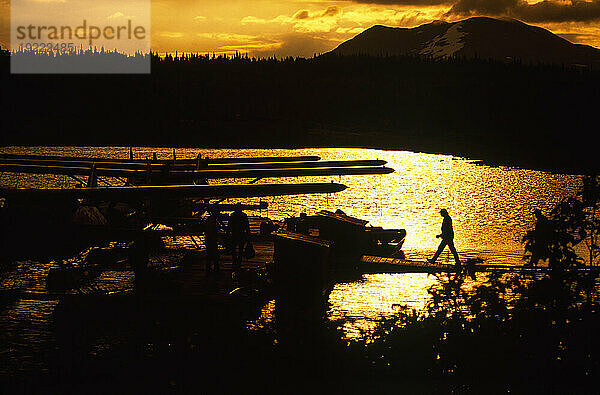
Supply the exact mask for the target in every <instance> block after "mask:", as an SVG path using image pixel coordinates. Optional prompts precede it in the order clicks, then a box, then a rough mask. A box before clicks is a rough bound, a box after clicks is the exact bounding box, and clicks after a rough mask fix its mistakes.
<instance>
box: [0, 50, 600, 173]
mask: <svg viewBox="0 0 600 395" xmlns="http://www.w3.org/2000/svg"><path fill="white" fill-rule="evenodd" d="M9 64H10V59H9V56H8V54H6V53H5V52H4V53H3V56H1V57H0V68H1V70H2V72H1V73H0V86H1V87H2V88H1V89H0V96H1V97H2V103H3V104H2V106H3V110H2V114H3V116H2V119H1V120H0V128H1V130H2V133H1V134H0V144H2V145H16V144H18V145H28V144H31V145H88V144H89V145H180V146H201V147H208V146H237V147H265V146H271V147H301V146H360V147H381V148H397V149H411V150H420V151H428V152H445V153H453V154H458V155H466V156H470V157H475V158H484V159H489V160H492V161H494V160H498V161H500V162H501V163H505V164H523V165H527V166H536V167H539V166H543V167H554V168H557V169H566V168H573V167H575V168H582V167H590V166H597V164H596V163H595V162H596V160H595V159H596V157H597V148H596V147H597V146H598V142H599V141H598V140H599V137H598V120H597V119H598V118H597V117H598V115H597V114H598V103H600V70H596V69H595V68H594V66H591V67H580V66H564V65H559V64H554V65H551V64H531V63H529V64H524V63H522V62H521V61H520V60H519V59H512V60H510V61H497V60H487V59H482V58H478V59H471V58H467V57H460V56H452V57H446V58H443V59H437V60H433V59H424V58H423V57H419V56H391V57H374V56H362V55H351V56H338V55H334V54H328V55H324V56H319V57H314V58H311V59H300V58H297V59H293V58H286V59H279V60H278V59H275V58H269V59H260V60H258V59H252V58H248V57H246V56H240V55H237V56H234V57H231V58H225V57H222V56H221V57H215V56H200V55H186V56H177V57H173V56H166V57H164V58H161V57H158V56H157V55H152V73H151V74H150V75H11V74H10V65H9Z"/></svg>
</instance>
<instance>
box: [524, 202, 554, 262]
mask: <svg viewBox="0 0 600 395" xmlns="http://www.w3.org/2000/svg"><path fill="white" fill-rule="evenodd" d="M533 214H534V215H535V218H536V221H535V228H534V230H533V236H534V237H533V245H532V247H531V260H530V261H529V263H528V264H527V266H537V264H538V262H539V261H540V259H541V260H546V259H548V258H550V249H549V244H550V242H551V240H552V224H551V222H550V220H549V219H548V217H546V216H545V215H544V214H542V212H541V210H539V209H536V210H535V211H534V212H533Z"/></svg>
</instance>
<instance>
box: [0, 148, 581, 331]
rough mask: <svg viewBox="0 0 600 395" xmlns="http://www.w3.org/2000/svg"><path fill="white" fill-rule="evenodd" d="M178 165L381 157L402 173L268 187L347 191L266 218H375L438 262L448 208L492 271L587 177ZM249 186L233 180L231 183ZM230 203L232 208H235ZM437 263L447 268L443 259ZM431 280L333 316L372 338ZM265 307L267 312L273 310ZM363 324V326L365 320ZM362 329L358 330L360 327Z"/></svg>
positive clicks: (340, 303)
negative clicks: (380, 162) (334, 163)
mask: <svg viewBox="0 0 600 395" xmlns="http://www.w3.org/2000/svg"><path fill="white" fill-rule="evenodd" d="M2 151H3V152H14V153H35V152H36V151H37V152H38V153H44V154H54V155H77V156H109V157H116V158H126V157H128V154H129V148H128V147H111V148H102V147H98V148H86V147H81V148H78V147H36V148H23V147H6V148H3V149H2ZM153 152H157V154H158V157H159V158H171V157H172V156H171V155H172V149H171V148H135V149H134V153H135V156H136V157H137V158H147V157H151V156H152V153H153ZM176 153H177V157H178V158H185V157H187V158H193V157H195V156H196V155H197V154H198V153H201V154H202V155H203V156H207V155H208V156H210V157H212V158H217V157H256V156H286V155H289V156H293V155H318V156H320V157H321V158H322V159H323V160H351V159H384V160H386V161H387V162H388V163H387V166H388V167H392V168H394V169H395V170H396V171H395V172H394V173H392V174H389V175H376V176H343V177H337V176H334V177H298V178H284V179H263V180H261V181H260V182H261V183H269V182H271V183H272V182H319V181H324V182H330V181H336V182H342V183H343V184H345V185H347V186H348V189H346V190H345V191H343V192H340V193H337V194H333V195H304V196H284V197H277V198H268V199H264V198H263V199H258V198H257V199H248V201H249V202H258V201H259V200H263V201H267V202H268V203H269V208H268V209H267V210H264V211H262V212H254V213H252V214H255V215H256V214H260V215H264V216H269V217H271V218H274V219H283V218H285V217H287V216H290V215H298V214H299V213H301V212H306V213H308V214H312V213H314V212H316V211H319V210H321V209H329V210H335V209H341V210H343V211H344V212H346V213H347V214H349V215H352V216H356V217H359V218H362V219H366V220H369V221H370V223H371V224H372V225H376V226H383V227H386V228H405V229H406V230H407V237H406V242H405V245H404V251H405V252H406V254H407V256H408V257H412V258H419V259H423V258H425V257H429V256H431V255H433V252H434V251H435V249H436V248H437V245H438V242H439V240H437V239H436V238H435V235H436V234H438V233H439V231H440V229H439V228H440V225H441V217H440V216H439V210H440V209H441V208H446V209H448V211H449V213H450V215H451V216H452V219H453V223H454V230H455V244H456V247H457V249H458V252H459V254H460V255H461V257H463V258H466V257H473V256H479V257H482V258H484V259H485V260H486V261H487V262H488V263H509V264H517V263H520V261H521V258H522V255H523V245H522V243H521V239H522V237H523V236H524V235H525V233H526V231H527V230H528V229H530V228H531V227H532V226H533V210H534V209H536V208H540V209H541V210H542V211H543V212H544V213H548V212H549V211H550V210H551V209H552V208H553V207H554V206H555V204H556V203H558V202H559V201H560V200H561V199H563V198H564V197H567V196H572V195H574V194H575V191H576V190H577V188H578V187H579V186H580V185H581V176H572V175H561V174H549V173H545V172H540V171H533V170H524V169H516V168H507V167H490V166H483V165H479V164H477V163H475V162H474V161H472V160H467V159H463V158H456V157H452V156H449V155H436V154H425V153H414V152H408V151H383V150H371V149H345V148H326V149H321V148H318V149H297V150H284V149H242V150H238V149H200V150H198V149H183V148H182V149H177V150H176ZM234 181H243V182H248V181H249V180H232V181H222V182H234ZM69 182H70V181H69V180H68V179H66V177H61V176H54V177H52V176H51V177H47V178H44V179H43V180H42V179H40V178H37V179H36V178H35V177H33V178H32V177H31V176H27V177H25V178H24V177H22V176H14V175H12V176H11V175H10V174H5V175H4V176H3V177H2V178H1V179H0V185H11V186H38V187H44V186H67V185H69ZM232 201H233V200H232ZM440 259H441V261H451V257H450V256H449V254H448V253H447V252H445V253H444V254H442V256H441V258H440ZM433 281H435V278H434V277H433V276H427V275H426V274H378V275H367V276H364V278H363V280H362V281H358V282H352V283H341V284H337V285H336V286H335V288H334V290H333V291H332V293H331V295H330V300H329V301H330V306H331V307H330V312H329V317H330V318H332V319H336V318H340V317H342V316H346V317H350V318H352V319H353V320H355V322H356V323H357V324H356V325H354V324H351V323H349V324H348V325H349V326H348V327H347V328H345V329H346V331H347V333H348V334H349V335H350V336H351V335H352V333H357V332H360V330H368V328H369V325H372V324H368V323H367V322H368V321H369V320H370V319H373V318H377V317H378V316H388V315H390V314H393V313H394V312H395V311H396V307H394V306H395V305H407V306H408V307H409V308H414V309H416V310H422V309H423V307H424V305H425V303H426V302H427V300H428V294H427V288H428V287H429V286H430V285H431V284H432V283H433ZM272 307H273V306H272V305H268V306H266V311H267V312H268V310H272ZM361 320H362V321H361ZM361 325H362V326H361Z"/></svg>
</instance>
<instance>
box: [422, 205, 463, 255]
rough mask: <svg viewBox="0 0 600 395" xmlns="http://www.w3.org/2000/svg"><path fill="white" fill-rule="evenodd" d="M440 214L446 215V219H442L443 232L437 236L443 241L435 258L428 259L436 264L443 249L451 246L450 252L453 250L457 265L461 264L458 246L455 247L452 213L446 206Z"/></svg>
mask: <svg viewBox="0 0 600 395" xmlns="http://www.w3.org/2000/svg"><path fill="white" fill-rule="evenodd" d="M440 215H441V216H442V217H444V220H443V221H442V233H441V234H439V235H436V236H435V237H436V238H438V239H439V238H440V237H441V238H442V242H441V243H440V246H439V247H438V249H437V251H436V253H435V255H434V256H433V258H431V259H428V260H427V261H428V262H429V263H431V264H434V263H435V261H436V260H437V259H438V257H439V256H440V254H441V253H442V251H444V248H446V246H448V248H450V252H452V255H453V256H454V261H455V262H456V266H460V259H459V258H458V253H457V252H456V248H454V229H452V218H450V214H448V210H446V209H445V208H443V209H441V210H440Z"/></svg>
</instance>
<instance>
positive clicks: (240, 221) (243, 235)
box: [229, 203, 250, 271]
mask: <svg viewBox="0 0 600 395" xmlns="http://www.w3.org/2000/svg"><path fill="white" fill-rule="evenodd" d="M229 230H230V232H231V239H232V240H231V241H232V243H233V252H232V255H233V270H234V271H237V270H239V269H240V266H241V264H242V256H243V254H244V247H245V246H246V240H247V239H248V237H249V236H250V223H249V222H248V216H247V215H246V213H244V212H243V211H242V205H241V204H240V203H236V204H235V211H234V212H233V213H232V214H231V215H230V216H229Z"/></svg>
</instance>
